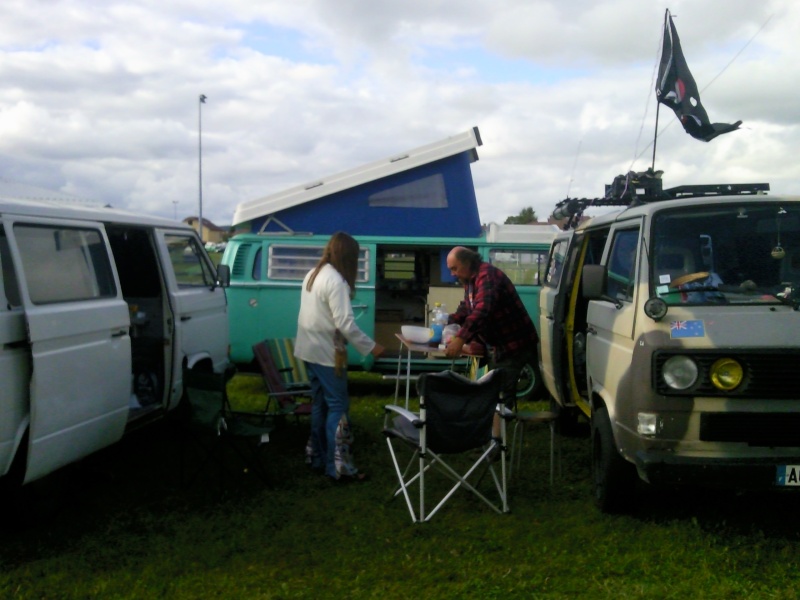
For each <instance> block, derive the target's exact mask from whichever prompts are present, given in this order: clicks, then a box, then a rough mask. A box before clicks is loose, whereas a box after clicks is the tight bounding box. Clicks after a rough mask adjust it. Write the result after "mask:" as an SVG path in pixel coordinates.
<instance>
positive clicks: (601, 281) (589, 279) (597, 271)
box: [581, 265, 608, 300]
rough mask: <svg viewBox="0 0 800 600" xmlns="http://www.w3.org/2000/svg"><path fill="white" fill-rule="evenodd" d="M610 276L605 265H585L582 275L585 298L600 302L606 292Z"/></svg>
mask: <svg viewBox="0 0 800 600" xmlns="http://www.w3.org/2000/svg"><path fill="white" fill-rule="evenodd" d="M607 277H608V274H607V272H606V268H605V267H604V266H603V265H584V267H583V273H582V275H581V286H582V288H583V297H584V298H586V299H587V300H599V299H601V298H602V297H603V295H604V294H605V291H606V278H607Z"/></svg>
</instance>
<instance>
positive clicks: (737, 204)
mask: <svg viewBox="0 0 800 600" xmlns="http://www.w3.org/2000/svg"><path fill="white" fill-rule="evenodd" d="M617 183H618V184H619V183H620V182H617ZM608 187H611V188H612V189H615V188H616V189H624V190H626V195H624V196H623V197H621V198H613V197H612V196H613V195H612V194H607V195H606V198H603V199H600V200H599V201H588V202H587V201H581V200H569V201H565V202H564V203H562V204H561V205H560V206H559V208H560V213H559V214H557V215H556V216H567V215H569V214H571V215H573V217H578V216H579V215H580V213H581V212H582V210H583V208H585V207H586V206H587V205H588V204H589V202H594V203H595V204H594V205H597V204H600V205H606V206H607V205H611V204H613V203H616V204H618V205H625V206H627V207H626V208H624V209H623V210H621V211H619V212H616V213H611V214H607V215H603V216H599V217H596V218H594V219H591V220H589V221H585V222H583V223H580V224H578V226H577V227H576V228H575V229H573V230H569V231H564V232H563V233H561V234H559V236H557V237H556V239H555V240H554V242H553V245H552V248H551V252H550V258H549V263H548V272H547V274H546V276H545V278H544V286H543V287H542V292H541V294H540V319H541V322H540V332H541V358H540V360H541V373H542V378H543V380H544V383H545V385H546V387H547V389H548V391H549V392H550V393H551V395H552V397H553V398H554V400H555V402H556V403H557V408H559V410H560V411H561V416H562V424H563V425H567V424H568V423H569V419H570V418H571V417H572V418H574V417H575V416H577V415H579V413H583V414H585V415H586V416H587V417H589V418H590V421H591V429H592V457H593V461H592V471H593V485H594V494H595V501H596V503H597V505H598V506H599V507H600V508H601V509H603V510H605V511H609V512H613V511H617V510H621V509H624V508H627V507H630V506H631V505H632V504H633V502H634V500H635V498H634V492H635V486H634V484H636V483H637V481H638V480H642V481H644V482H647V483H650V484H653V485H665V486H672V485H684V484H702V485H714V486H721V487H726V488H731V489H743V488H760V489H773V490H800V434H798V431H800V392H798V384H800V369H798V366H797V365H798V363H797V359H798V357H800V350H798V346H799V344H798V340H799V339H800V312H799V311H800V259H799V258H798V257H800V197H798V196H784V195H776V196H768V195H766V194H765V192H766V191H767V190H768V189H769V187H768V185H767V184H738V185H719V186H691V187H690V186H684V187H680V188H672V189H671V190H663V191H662V189H661V181H660V179H656V180H648V179H647V178H643V179H642V180H641V181H636V180H633V179H629V180H626V181H622V182H621V185H615V186H608ZM573 221H575V222H577V221H579V219H577V218H573Z"/></svg>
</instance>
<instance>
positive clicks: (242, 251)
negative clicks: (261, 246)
mask: <svg viewBox="0 0 800 600" xmlns="http://www.w3.org/2000/svg"><path fill="white" fill-rule="evenodd" d="M252 245H253V244H249V243H245V244H240V245H239V247H238V248H236V256H235V257H234V259H233V267H232V268H231V275H232V276H233V277H235V278H238V279H242V278H244V275H245V269H246V268H247V254H248V251H249V250H250V246H252Z"/></svg>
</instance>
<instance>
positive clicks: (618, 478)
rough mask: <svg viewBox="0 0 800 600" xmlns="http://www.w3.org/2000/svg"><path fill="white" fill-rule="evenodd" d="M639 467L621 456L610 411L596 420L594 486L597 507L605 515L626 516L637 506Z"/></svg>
mask: <svg viewBox="0 0 800 600" xmlns="http://www.w3.org/2000/svg"><path fill="white" fill-rule="evenodd" d="M637 479H638V476H637V474H636V469H635V467H634V466H633V465H632V464H631V463H629V462H628V461H626V460H625V459H624V458H622V456H621V455H620V453H619V452H617V447H616V444H615V443H614V434H613V433H612V431H611V419H610V418H609V416H608V409H607V408H606V407H602V408H600V409H598V410H597V411H595V413H594V414H593V416H592V483H593V487H594V503H595V505H596V506H597V507H598V508H599V509H600V510H601V511H603V512H605V513H620V512H625V511H626V510H628V509H629V508H630V506H631V505H632V503H633V495H634V492H635V487H636V480H637Z"/></svg>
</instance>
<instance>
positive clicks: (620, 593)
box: [0, 375, 800, 599]
mask: <svg viewBox="0 0 800 600" xmlns="http://www.w3.org/2000/svg"><path fill="white" fill-rule="evenodd" d="M231 391H232V396H233V398H234V400H235V401H236V402H237V403H239V404H240V405H251V404H254V403H257V402H261V401H262V400H263V395H262V391H261V385H260V381H259V380H258V379H257V378H255V377H252V376H248V375H239V376H237V377H236V378H235V379H234V380H233V382H232V384H231ZM393 391H394V387H393V385H392V386H388V385H386V384H383V385H381V384H380V382H378V381H376V380H373V379H371V378H369V377H359V378H356V377H354V378H353V380H352V385H351V393H352V395H353V402H352V419H353V422H354V429H355V436H356V442H357V448H356V460H357V462H358V464H359V465H360V466H361V467H362V468H363V469H364V470H366V471H368V472H369V473H370V475H371V477H372V478H371V481H369V482H368V483H365V484H355V485H351V486H342V487H330V486H329V485H326V484H325V482H324V481H322V478H321V477H320V476H318V475H314V474H312V473H311V472H310V471H309V470H307V468H306V466H305V465H304V464H303V447H304V445H305V441H306V438H307V436H308V424H307V423H304V422H301V423H299V424H295V423H293V422H288V423H286V424H285V426H283V427H282V428H280V429H279V430H278V431H276V432H275V434H274V435H273V436H272V439H271V441H270V443H269V444H268V445H267V446H266V447H265V448H264V452H265V453H266V455H267V457H268V458H269V470H270V477H271V480H272V483H271V485H270V486H269V487H266V486H264V485H263V484H262V483H261V482H260V481H259V480H258V479H256V478H255V477H254V476H252V474H246V473H244V472H243V471H242V470H240V469H236V470H235V472H234V473H231V474H229V476H228V477H227V479H226V481H227V486H226V488H225V489H226V491H225V492H224V493H223V494H222V496H220V493H219V491H220V490H219V487H218V485H217V483H218V480H217V477H216V471H213V470H210V471H209V472H204V473H202V474H201V477H200V479H199V480H198V481H196V482H195V483H194V484H193V485H191V486H189V487H186V486H181V485H180V483H179V480H180V477H179V474H180V461H179V457H180V452H181V444H180V443H179V441H178V439H177V434H176V430H175V429H174V428H173V427H171V426H169V424H167V423H164V424H161V425H158V426H155V427H151V428H150V429H147V430H142V431H139V432H136V433H135V434H133V435H131V436H130V437H129V438H127V439H126V440H124V441H123V442H121V443H119V444H117V445H115V446H113V447H111V448H109V449H107V450H105V451H103V452H100V453H98V454H96V455H94V456H92V457H90V458H89V459H87V460H85V461H83V462H82V463H81V464H79V465H75V466H71V467H68V468H65V469H62V470H61V471H59V472H58V473H56V474H54V475H53V476H51V477H49V478H47V479H45V480H42V481H40V482H37V483H35V484H33V485H31V486H28V488H27V489H26V490H25V500H24V503H23V506H22V507H19V508H18V509H17V510H16V511H15V512H14V513H13V518H11V519H10V522H7V523H6V524H5V527H4V529H3V531H2V533H0V537H1V539H2V550H0V596H1V597H3V598H248V599H250V598H271V599H278V598H280V599H290V598H426V599H427V598H540V597H547V598H572V597H585V598H659V599H660V598H796V597H797V596H798V593H797V591H796V589H797V586H796V582H797V569H798V562H800V559H798V556H800V535H799V534H800V525H799V524H798V519H797V518H796V512H797V511H796V506H797V498H796V496H793V495H773V494H735V493H728V492H709V491H705V492H704V491H701V490H684V491H669V492H663V491H654V490H642V492H641V494H640V502H639V505H638V508H637V509H636V510H635V511H634V512H633V513H632V514H630V515H625V516H608V515H603V514H601V513H599V512H598V511H597V510H596V509H595V508H594V507H593V506H592V504H591V501H590V486H589V444H588V440H587V439H586V438H585V437H581V436H577V437H571V438H566V439H565V440H564V444H563V446H564V456H563V470H564V473H563V476H562V478H561V479H559V480H557V482H556V486H555V488H553V489H551V488H550V486H549V483H548V443H549V433H548V430H547V429H546V428H540V429H535V428H534V429H530V430H529V431H528V432H527V433H526V440H525V442H526V446H525V449H524V455H523V460H524V465H523V468H522V472H521V474H520V477H518V478H515V480H513V481H512V487H511V496H510V503H511V507H512V513H511V514H509V515H502V516H501V515H497V514H495V513H493V512H491V511H490V510H489V509H488V508H487V507H486V506H484V505H483V504H481V503H479V502H478V501H477V500H474V499H473V498H471V497H469V496H467V495H465V494H459V495H457V496H456V497H454V498H453V499H452V500H451V503H450V504H449V505H448V506H446V507H445V508H444V509H443V510H442V512H441V513H439V514H437V515H436V516H435V517H434V519H433V521H432V522H430V523H427V524H424V525H412V524H411V523H410V519H409V516H408V511H407V509H406V507H405V504H404V502H402V500H401V499H395V500H390V499H389V496H390V492H391V490H392V487H393V479H392V473H391V470H390V469H391V466H390V462H389V458H388V452H387V451H386V449H385V442H384V440H383V437H382V436H381V434H380V428H381V425H382V422H383V411H382V407H383V405H384V404H385V403H386V402H387V400H389V399H391V398H390V397H391V395H392V393H393ZM235 464H236V463H234V462H231V465H235ZM6 514H8V513H6Z"/></svg>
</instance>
